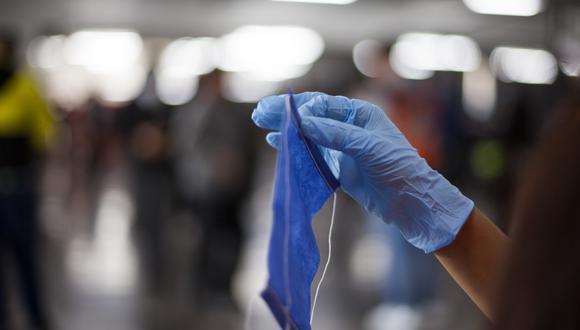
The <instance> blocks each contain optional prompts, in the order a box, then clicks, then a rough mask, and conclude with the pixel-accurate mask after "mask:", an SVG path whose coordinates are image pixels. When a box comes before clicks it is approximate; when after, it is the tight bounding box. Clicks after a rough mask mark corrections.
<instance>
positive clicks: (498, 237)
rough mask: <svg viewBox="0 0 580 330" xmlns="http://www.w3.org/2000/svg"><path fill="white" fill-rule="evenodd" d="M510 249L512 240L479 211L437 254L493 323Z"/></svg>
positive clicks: (474, 212)
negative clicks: (496, 300) (500, 280)
mask: <svg viewBox="0 0 580 330" xmlns="http://www.w3.org/2000/svg"><path fill="white" fill-rule="evenodd" d="M508 249H509V239H508V237H507V236H506V235H505V234H504V233H503V232H502V231H501V230H500V229H499V228H497V227H496V226H495V224H494V223H493V222H491V220H489V218H487V216H486V215H485V214H483V212H481V211H480V210H479V209H477V208H475V209H474V210H473V212H472V213H471V214H470V216H469V218H468V220H467V222H466V223H465V224H464V225H463V228H461V231H460V232H459V234H458V235H457V238H456V239H455V241H453V243H451V244H450V245H449V246H446V247H444V248H442V249H440V250H438V251H436V252H435V256H436V257H437V259H438V260H439V262H441V264H442V265H443V267H445V269H446V270H447V271H448V272H449V274H450V275H451V277H453V279H454V280H455V281H456V282H457V283H458V284H459V286H460V287H461V288H462V289H463V290H464V291H465V292H466V293H467V295H468V296H469V297H470V298H471V300H473V302H474V303H475V304H476V305H477V306H478V307H479V309H480V310H481V311H482V312H483V313H484V314H485V315H486V316H487V317H488V318H489V319H490V320H491V321H492V322H494V319H495V318H494V313H493V311H494V308H493V301H494V293H495V292H496V290H497V286H498V281H499V278H500V275H501V272H502V271H501V270H502V268H503V265H504V259H505V257H506V254H507V252H508Z"/></svg>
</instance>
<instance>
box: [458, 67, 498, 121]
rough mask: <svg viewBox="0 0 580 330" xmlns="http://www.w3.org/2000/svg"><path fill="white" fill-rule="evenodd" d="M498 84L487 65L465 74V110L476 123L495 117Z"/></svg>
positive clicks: (463, 86) (463, 88) (463, 82)
mask: <svg viewBox="0 0 580 330" xmlns="http://www.w3.org/2000/svg"><path fill="white" fill-rule="evenodd" d="M496 85H497V83H496V80H495V77H494V76H493V73H492V72H491V70H490V68H489V66H488V65H487V64H485V63H484V64H482V65H481V66H480V68H479V69H478V70H476V71H473V72H465V73H464V74H463V81H462V101H463V108H464V109H465V112H466V113H467V115H468V116H469V117H470V118H471V119H474V120H476V121H479V122H486V121H488V120H490V119H491V118H492V116H493V112H494V110H495V104H496V100H497V86H496Z"/></svg>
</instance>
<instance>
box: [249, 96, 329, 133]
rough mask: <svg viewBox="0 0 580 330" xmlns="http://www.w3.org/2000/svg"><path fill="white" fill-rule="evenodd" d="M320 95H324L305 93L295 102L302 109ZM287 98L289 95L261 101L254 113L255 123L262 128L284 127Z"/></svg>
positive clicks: (266, 98)
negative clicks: (283, 118)
mask: <svg viewBox="0 0 580 330" xmlns="http://www.w3.org/2000/svg"><path fill="white" fill-rule="evenodd" d="M318 95H323V93H320V92H305V93H300V94H295V95H294V102H295V103H296V107H298V108H300V107H301V106H302V105H303V104H304V103H306V102H308V101H310V100H311V99H312V98H314V97H316V96H318ZM286 96H287V94H282V95H272V96H267V97H264V98H263V99H261V100H260V101H259V102H258V104H257V106H256V108H255V109H254V112H253V113H252V120H253V121H254V123H255V124H256V125H257V126H258V127H261V128H265V129H272V130H279V129H280V127H281V125H282V114H283V113H284V111H285V109H286ZM306 115H307V114H306Z"/></svg>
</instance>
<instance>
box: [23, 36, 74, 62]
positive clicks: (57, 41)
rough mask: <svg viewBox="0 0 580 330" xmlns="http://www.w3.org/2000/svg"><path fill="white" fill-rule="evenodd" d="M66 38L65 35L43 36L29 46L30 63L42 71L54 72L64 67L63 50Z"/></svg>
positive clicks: (28, 58) (28, 56)
mask: <svg viewBox="0 0 580 330" xmlns="http://www.w3.org/2000/svg"><path fill="white" fill-rule="evenodd" d="M65 42H66V37H65V36H63V35H55V36H42V37H38V38H36V39H34V40H33V41H32V42H31V43H30V45H29V46H28V49H27V52H26V58H27V61H28V63H29V64H30V65H31V66H32V67H34V68H39V69H42V70H54V69H57V68H59V67H62V66H63V65H64V57H63V49H64V45H65Z"/></svg>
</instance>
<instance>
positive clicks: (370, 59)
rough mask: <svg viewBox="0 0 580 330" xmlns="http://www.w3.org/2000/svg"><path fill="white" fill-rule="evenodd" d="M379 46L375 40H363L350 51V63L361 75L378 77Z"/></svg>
mask: <svg viewBox="0 0 580 330" xmlns="http://www.w3.org/2000/svg"><path fill="white" fill-rule="evenodd" d="M380 53H381V44H380V43H379V42H378V41H376V40H363V41H361V42H359V43H357V44H356V45H355V46H354V48H353V49H352V61H353V62H354V66H355V67H356V68H357V70H358V71H359V72H360V73H362V74H363V75H365V76H367V77H371V78H376V77H377V76H378V75H379V68H378V66H379V63H378V62H379V60H380V59H379V57H380Z"/></svg>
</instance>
